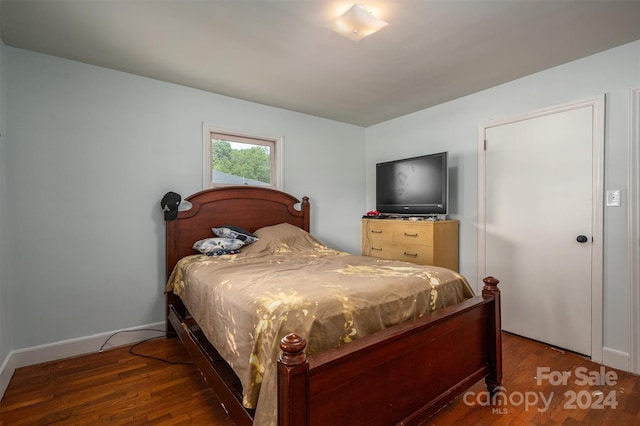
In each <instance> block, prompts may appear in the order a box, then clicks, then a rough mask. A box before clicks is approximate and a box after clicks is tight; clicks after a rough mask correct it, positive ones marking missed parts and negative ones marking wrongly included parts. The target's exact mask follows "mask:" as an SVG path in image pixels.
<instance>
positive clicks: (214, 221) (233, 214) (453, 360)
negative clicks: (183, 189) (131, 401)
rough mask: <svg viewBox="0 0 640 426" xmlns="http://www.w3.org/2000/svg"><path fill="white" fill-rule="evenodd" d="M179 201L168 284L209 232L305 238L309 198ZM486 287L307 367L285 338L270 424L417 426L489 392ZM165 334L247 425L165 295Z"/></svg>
mask: <svg viewBox="0 0 640 426" xmlns="http://www.w3.org/2000/svg"><path fill="white" fill-rule="evenodd" d="M187 200H188V201H190V202H191V203H192V204H193V207H192V208H191V209H190V210H189V211H184V212H179V213H178V218H177V219H176V220H172V221H168V222H166V232H167V239H166V246H167V252H166V260H167V262H166V267H167V270H166V272H167V277H169V275H170V274H171V271H172V270H173V268H174V266H175V264H176V262H177V261H178V260H179V259H180V258H182V257H184V256H186V255H189V254H193V253H194V252H193V250H192V248H191V247H192V245H193V243H194V242H195V241H196V240H199V239H202V238H207V237H211V236H212V232H211V228H212V227H219V226H223V225H236V226H240V227H242V228H244V229H247V230H248V231H251V232H253V231H255V230H256V229H258V228H261V227H263V226H269V225H275V224H278V223H283V222H287V223H290V224H292V225H295V226H298V227H300V228H302V229H305V230H307V231H309V214H310V205H309V199H308V198H307V197H304V198H303V199H302V202H300V201H299V200H297V199H296V198H295V197H292V196H291V195H288V194H285V193H283V192H280V191H276V190H273V189H266V188H256V187H247V186H241V187H225V188H217V189H211V190H205V191H202V192H199V193H196V194H194V195H192V196H190V197H188V198H187ZM298 205H299V206H298ZM296 206H298V208H296ZM484 282H485V286H484V289H483V290H482V295H481V296H477V297H475V298H472V299H469V300H466V301H464V302H462V303H459V304H457V305H453V306H450V307H447V308H444V309H441V310H438V311H436V312H434V313H432V314H429V315H426V316H424V317H422V318H419V319H416V320H411V321H408V322H405V323H402V324H398V325H396V326H393V327H390V328H387V329H385V330H383V331H380V332H378V333H375V334H372V335H369V336H367V337H364V338H362V339H359V340H356V341H354V342H351V343H349V344H346V345H342V346H341V347H339V348H335V349H331V350H328V351H326V352H322V353H319V354H316V355H313V356H309V357H308V358H307V357H306V355H305V353H304V349H305V346H306V341H305V340H304V338H303V337H302V336H298V335H295V334H290V335H288V336H285V337H284V338H283V339H282V341H281V343H280V347H281V349H282V355H281V357H280V359H279V361H278V424H279V425H280V426H302V425H318V426H324V425H328V424H344V425H419V424H423V423H424V422H426V420H427V419H428V418H429V417H431V416H433V415H434V414H435V413H436V412H437V411H438V410H439V409H441V408H442V407H444V406H445V405H446V404H448V403H449V402H450V401H452V400H453V399H454V398H455V397H456V396H458V395H460V394H462V393H463V392H464V391H465V390H466V389H468V388H469V387H471V386H472V385H473V384H475V383H476V382H478V381H479V380H481V379H482V378H485V382H486V384H487V388H488V389H489V391H490V392H493V391H494V390H495V389H496V388H497V387H499V386H500V385H501V381H502V346H501V334H500V332H501V324H500V291H499V289H498V287H497V284H498V280H496V279H494V278H492V277H488V278H485V279H484ZM167 331H168V332H172V331H174V332H175V333H176V334H177V335H178V337H179V338H180V340H181V341H182V342H183V344H184V345H185V347H186V348H187V350H188V351H189V353H190V354H191V356H192V358H193V359H194V362H195V364H196V366H197V367H198V369H199V370H200V372H201V373H202V375H203V376H204V378H205V380H207V381H208V382H209V384H210V386H211V387H212V388H213V390H214V391H215V392H216V394H217V396H218V398H219V399H220V401H221V403H222V404H223V406H224V407H225V409H226V410H227V412H228V413H229V414H230V415H231V417H232V418H233V419H234V421H235V422H236V423H237V424H238V425H239V426H244V425H251V424H252V423H253V418H252V415H253V413H252V412H251V411H248V410H247V409H245V408H244V407H243V406H242V403H241V402H242V389H241V386H240V382H239V379H238V378H237V377H236V376H235V374H234V373H233V371H232V370H231V368H230V367H229V366H228V365H227V364H226V363H225V362H224V361H223V360H222V359H221V357H220V355H219V354H218V353H217V352H216V351H215V349H214V348H213V347H212V346H211V344H209V343H208V342H207V340H206V338H204V336H203V334H202V332H201V331H200V329H199V327H198V325H197V324H196V323H195V321H194V320H193V319H192V318H190V317H189V314H188V312H187V311H186V309H185V307H184V305H183V304H182V302H181V300H180V299H179V297H177V296H176V295H174V294H172V293H168V294H167ZM168 335H169V333H168Z"/></svg>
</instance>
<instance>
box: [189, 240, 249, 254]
mask: <svg viewBox="0 0 640 426" xmlns="http://www.w3.org/2000/svg"><path fill="white" fill-rule="evenodd" d="M243 245H244V243H243V242H242V241H241V240H237V239H235V238H205V239H204V240H200V241H196V242H195V243H194V244H193V249H194V250H197V251H199V252H200V253H202V254H206V255H207V256H212V255H215V254H230V253H231V252H235V253H237V250H238V249H239V248H240V247H242V246H243Z"/></svg>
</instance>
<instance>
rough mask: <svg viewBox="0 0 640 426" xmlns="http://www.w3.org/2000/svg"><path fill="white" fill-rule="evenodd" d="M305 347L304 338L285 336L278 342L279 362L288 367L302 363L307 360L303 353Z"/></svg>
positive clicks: (294, 335)
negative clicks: (280, 351) (279, 350)
mask: <svg viewBox="0 0 640 426" xmlns="http://www.w3.org/2000/svg"><path fill="white" fill-rule="evenodd" d="M306 347H307V341H306V340H305V339H304V337H301V336H298V335H297V334H294V333H291V334H287V335H286V336H284V337H283V338H282V340H280V349H282V354H281V355H280V362H281V363H283V364H284V365H288V366H294V365H300V364H302V363H304V362H305V361H306V360H307V355H306V354H305V353H304V350H305V348H306Z"/></svg>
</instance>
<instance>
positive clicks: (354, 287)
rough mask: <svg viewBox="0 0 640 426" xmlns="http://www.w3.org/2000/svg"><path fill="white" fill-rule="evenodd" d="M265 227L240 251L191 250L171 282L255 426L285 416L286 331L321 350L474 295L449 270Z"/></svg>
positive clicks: (298, 231) (295, 230)
mask: <svg viewBox="0 0 640 426" xmlns="http://www.w3.org/2000/svg"><path fill="white" fill-rule="evenodd" d="M256 235H257V236H258V237H260V240H259V241H258V242H255V243H253V244H252V245H250V246H247V247H245V248H243V249H242V252H241V253H240V254H236V255H228V256H219V257H215V256H214V257H209V256H204V255H194V256H188V257H185V258H184V259H182V260H180V261H179V262H178V264H177V265H176V267H175V269H174V271H173V273H172V275H171V277H170V279H169V282H168V284H167V291H173V292H174V293H175V294H177V295H178V296H180V298H181V299H182V300H183V302H184V304H185V306H186V307H187V309H188V310H189V312H190V313H191V315H192V316H193V317H194V319H195V320H196V321H197V323H198V324H199V325H200V327H201V328H202V330H203V332H204V334H205V336H207V338H208V339H209V341H210V342H211V343H212V344H213V345H214V346H215V347H216V348H217V349H218V351H219V352H220V354H221V356H222V357H223V358H224V359H225V360H226V361H227V362H228V363H229V365H230V366H231V367H232V368H233V369H234V371H235V372H236V374H237V375H238V377H239V378H240V381H241V382H242V386H243V404H244V405H245V406H246V407H247V408H255V409H256V413H255V422H254V424H255V425H256V426H259V425H270V424H275V423H276V420H275V419H276V409H277V402H276V399H277V395H276V386H277V385H276V370H277V369H276V368H275V363H276V361H277V359H278V356H279V354H280V349H279V345H278V343H279V341H280V339H281V338H282V337H283V336H285V335H286V334H288V333H292V332H296V333H297V334H299V335H301V336H303V337H305V338H306V339H307V341H308V346H307V354H308V355H312V354H314V353H317V352H320V351H323V350H326V349H329V348H333V347H336V346H339V345H341V344H344V343H348V342H350V341H352V340H354V339H358V338H361V337H363V336H366V335H368V334H371V333H375V332H376V331H379V330H381V329H384V328H385V327H389V326H391V325H393V324H397V323H400V322H402V321H405V320H408V319H411V318H416V317H419V316H421V315H424V314H425V313H428V312H431V311H433V310H435V309H438V308H441V307H444V306H447V305H451V304H455V303H458V302H460V301H462V300H465V299H468V298H470V297H473V296H474V294H473V291H472V290H471V287H470V286H469V284H468V283H467V281H466V280H465V279H464V277H462V276H461V275H459V274H457V273H455V272H453V271H450V270H448V269H444V268H438V267H425V266H419V265H414V264H410V263H405V262H397V261H387V260H381V259H375V258H371V257H362V256H353V255H349V254H346V253H343V252H339V251H336V250H332V249H330V248H328V247H326V246H324V245H322V244H321V243H319V242H318V241H317V240H316V239H314V238H313V237H312V236H311V235H310V234H308V233H306V232H305V231H303V230H301V229H299V228H296V227H294V226H291V225H286V224H281V225H276V226H271V227H266V228H262V229H260V230H258V231H256Z"/></svg>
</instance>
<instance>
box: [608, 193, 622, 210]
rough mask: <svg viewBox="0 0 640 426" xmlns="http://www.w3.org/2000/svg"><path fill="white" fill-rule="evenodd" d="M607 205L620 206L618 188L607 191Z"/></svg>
mask: <svg viewBox="0 0 640 426" xmlns="http://www.w3.org/2000/svg"><path fill="white" fill-rule="evenodd" d="M607 207H620V190H619V189H613V190H609V191H607Z"/></svg>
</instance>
